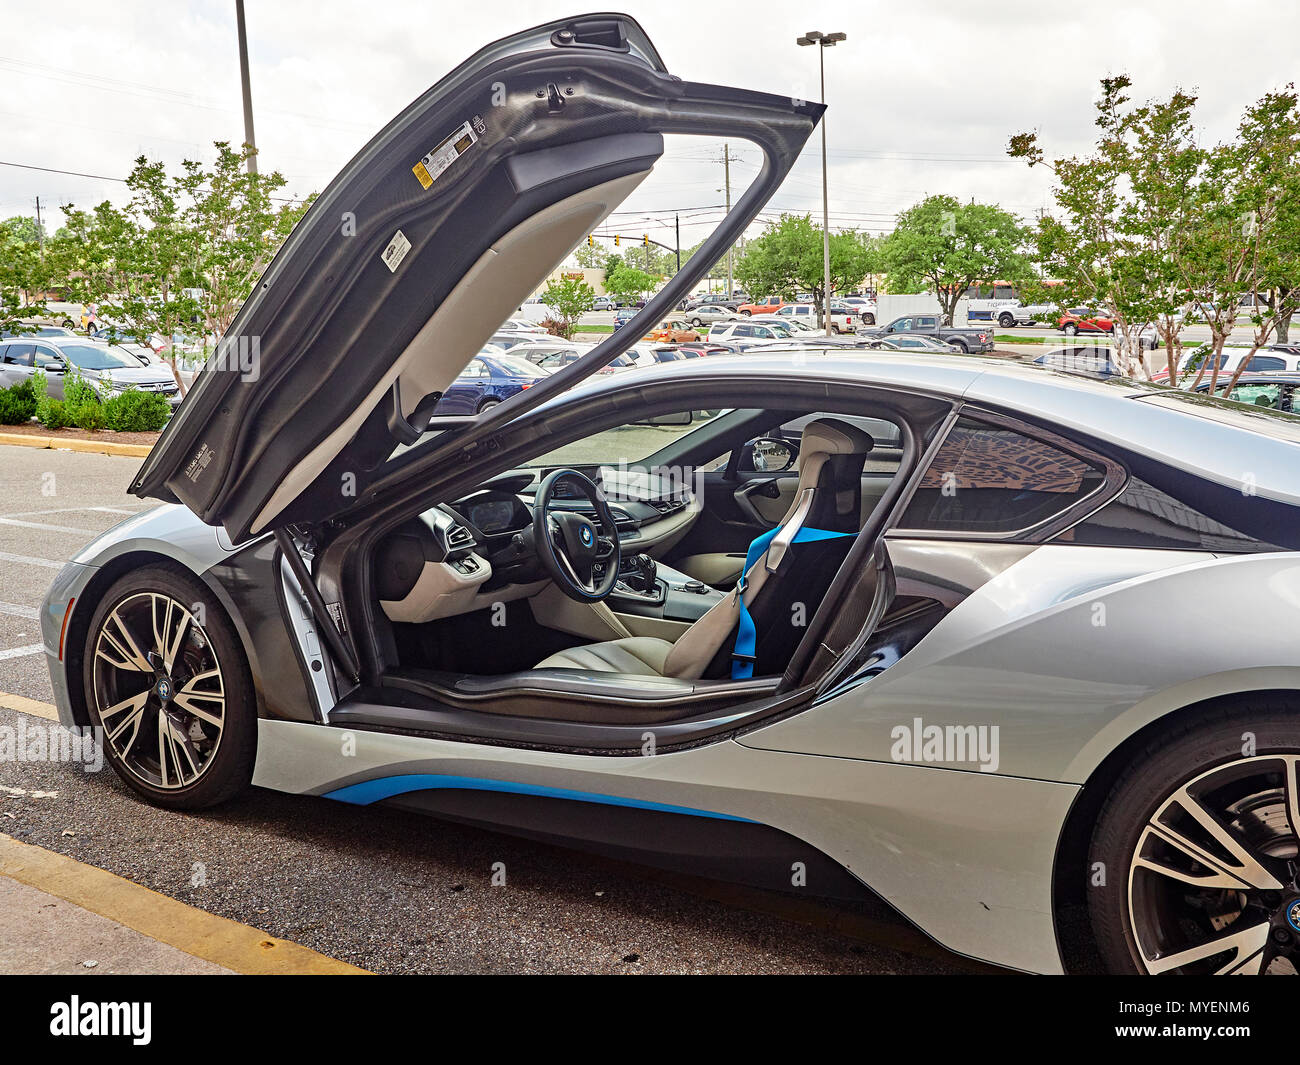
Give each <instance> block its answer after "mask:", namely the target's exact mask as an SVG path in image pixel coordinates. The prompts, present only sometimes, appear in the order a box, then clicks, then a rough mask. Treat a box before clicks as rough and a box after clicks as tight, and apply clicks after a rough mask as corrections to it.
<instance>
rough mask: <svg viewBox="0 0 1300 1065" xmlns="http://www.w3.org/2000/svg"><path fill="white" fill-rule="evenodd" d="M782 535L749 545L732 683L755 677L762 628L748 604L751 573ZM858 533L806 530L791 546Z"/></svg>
mask: <svg viewBox="0 0 1300 1065" xmlns="http://www.w3.org/2000/svg"><path fill="white" fill-rule="evenodd" d="M780 531H781V526H779V525H778V526H777V527H776V528H775V529H769V530H768V531H767V532H765V533H764V534H763V535H762V536H760V537H758V538H757V539H756V540H755V541H754V542H753V543H752V544H750V545H749V550H748V551H746V552H745V568H744V570H743V571H742V572H741V574H740V580H738V581H737V582H736V602H737V605H738V606H739V607H740V617H739V619H738V621H737V624H736V646H735V648H734V649H733V650H732V652H731V679H732V680H749V679H750V678H751V677H752V676H753V675H754V663H755V661H757V659H756V657H755V655H754V652H755V651H756V650H757V649H758V628H757V627H756V626H755V624H754V615H753V614H751V613H750V612H749V606H748V605H747V604H746V602H745V586H746V585H747V584H748V582H749V571H750V570H751V569H753V567H754V565H755V564H756V563H757V562H758V560H759V559H760V558H762V557H763V555H764V554H766V553H767V549H768V546H769V545H770V544H771V543H772V541H773V540H774V539H775V538H776V534H777V533H778V532H780ZM857 535H858V534H857V533H855V532H828V531H827V530H825V529H808V528H803V529H800V530H799V531H798V532H796V533H795V534H794V538H793V539H792V540H791V541H790V543H791V545H794V544H804V543H810V542H812V541H815V540H834V539H837V538H839V537H841V536H857Z"/></svg>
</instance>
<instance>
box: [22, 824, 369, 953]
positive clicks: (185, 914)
mask: <svg viewBox="0 0 1300 1065" xmlns="http://www.w3.org/2000/svg"><path fill="white" fill-rule="evenodd" d="M0 876H7V877H10V878H12V879H14V880H17V881H18V882H19V883H22V884H27V885H28V886H29V887H34V888H36V889H37V890H39V891H44V892H47V893H48V894H50V895H56V896H58V897H59V898H61V899H66V900H67V901H68V902H71V903H73V904H74V905H76V906H80V907H81V908H82V909H85V910H90V911H91V912H92V913H97V914H99V915H100V916H101V917H107V918H108V919H109V920H110V921H116V922H117V923H118V924H121V925H125V926H126V927H127V928H131V929H134V930H135V931H137V932H139V933H141V934H142V935H146V936H149V938H151V939H156V940H158V942H160V943H166V944H168V945H169V946H173V947H176V948H177V949H178V950H183V951H184V952H185V953H186V954H190V955H193V956H194V957H196V958H202V959H203V960H204V961H210V962H212V963H213V964H214V965H220V966H222V967H223V968H226V969H231V970H233V971H235V972H237V973H245V974H247V975H250V976H288V975H302V976H323V975H353V976H365V975H369V974H368V973H367V972H366V970H365V969H358V968H357V967H356V966H355V965H349V964H347V962H342V961H339V960H338V959H337V958H330V957H328V956H326V955H324V954H318V953H317V952H316V951H314V950H311V949H309V948H307V947H304V946H302V945H301V944H299V943H293V942H290V941H289V940H287V939H276V938H275V937H274V936H270V935H267V934H266V933H265V932H262V931H260V930H259V929H256V928H253V927H251V926H250V925H245V924H240V923H239V922H238V921H230V920H227V919H226V918H225V917H218V916H216V915H215V914H211V913H207V912H206V911H204V910H200V909H197V908H195V907H194V906H187V905H186V904H185V903H183V902H178V901H177V900H176V899H173V898H169V897H168V896H166V895H161V894H159V893H158V892H156V891H151V890H150V889H149V888H146V887H141V886H140V885H139V884H133V883H132V882H131V881H130V880H124V879H122V877H120V876H114V875H113V874H112V873H110V872H107V871H106V870H103V869H97V868H96V867H95V866H93V865H86V864H84V863H83V862H79V861H77V860H76V859H75V858H69V857H67V856H65V855H62V854H56V853H55V852H53V851H47V850H44V849H43V848H41V847H33V846H31V845H30V844H27V843H20V842H19V841H18V840H16V839H14V838H13V837H12V836H6V835H5V834H3V833H0Z"/></svg>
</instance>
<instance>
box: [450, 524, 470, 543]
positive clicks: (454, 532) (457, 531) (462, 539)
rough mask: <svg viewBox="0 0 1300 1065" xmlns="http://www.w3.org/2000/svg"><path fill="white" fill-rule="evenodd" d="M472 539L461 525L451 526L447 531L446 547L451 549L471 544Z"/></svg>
mask: <svg viewBox="0 0 1300 1065" xmlns="http://www.w3.org/2000/svg"><path fill="white" fill-rule="evenodd" d="M473 542H474V537H473V535H471V533H470V531H469V530H468V529H467V528H465V526H463V525H453V526H452V527H451V528H450V529H448V530H447V546H448V547H451V548H453V549H455V548H457V547H465V546H466V545H467V544H472V543H473Z"/></svg>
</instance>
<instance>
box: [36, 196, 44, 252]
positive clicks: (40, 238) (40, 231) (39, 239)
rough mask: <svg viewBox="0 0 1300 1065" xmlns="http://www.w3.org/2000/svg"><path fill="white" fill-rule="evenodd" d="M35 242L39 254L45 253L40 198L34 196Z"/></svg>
mask: <svg viewBox="0 0 1300 1065" xmlns="http://www.w3.org/2000/svg"><path fill="white" fill-rule="evenodd" d="M36 244H37V246H38V247H39V248H40V253H41V255H44V254H45V227H44V226H42V225H41V198H40V197H39V196H37V197H36Z"/></svg>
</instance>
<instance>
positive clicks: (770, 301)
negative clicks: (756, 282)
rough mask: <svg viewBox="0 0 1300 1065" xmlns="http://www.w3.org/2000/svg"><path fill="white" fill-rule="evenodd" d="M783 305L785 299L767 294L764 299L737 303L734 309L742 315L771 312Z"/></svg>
mask: <svg viewBox="0 0 1300 1065" xmlns="http://www.w3.org/2000/svg"><path fill="white" fill-rule="evenodd" d="M784 306H785V300H784V299H782V298H781V297H780V296H768V297H766V298H765V299H761V300H755V301H754V302H753V303H741V304H738V305H737V306H736V310H737V311H739V312H740V313H741V314H743V315H746V316H749V315H751V314H772V313H774V312H776V311H779V310H780V309H781V308H782V307H784Z"/></svg>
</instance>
